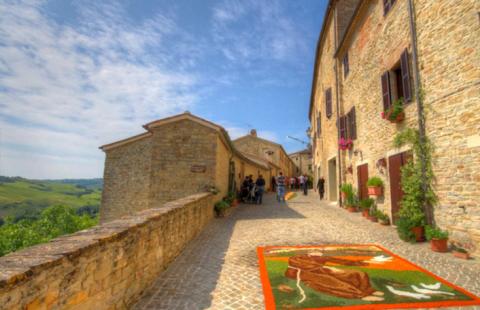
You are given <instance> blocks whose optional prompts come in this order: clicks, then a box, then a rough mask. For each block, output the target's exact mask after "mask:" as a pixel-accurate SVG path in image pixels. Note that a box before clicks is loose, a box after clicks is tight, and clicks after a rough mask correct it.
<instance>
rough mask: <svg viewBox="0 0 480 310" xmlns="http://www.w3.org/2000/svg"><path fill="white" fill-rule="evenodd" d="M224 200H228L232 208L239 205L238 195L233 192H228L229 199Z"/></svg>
mask: <svg viewBox="0 0 480 310" xmlns="http://www.w3.org/2000/svg"><path fill="white" fill-rule="evenodd" d="M224 200H226V201H227V200H228V201H227V202H229V203H230V206H232V207H235V206H237V204H238V200H237V197H236V194H235V192H233V191H230V192H228V195H227V199H224Z"/></svg>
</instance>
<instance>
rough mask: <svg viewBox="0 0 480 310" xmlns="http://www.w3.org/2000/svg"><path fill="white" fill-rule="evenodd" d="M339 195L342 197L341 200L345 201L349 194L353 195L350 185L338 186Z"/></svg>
mask: <svg viewBox="0 0 480 310" xmlns="http://www.w3.org/2000/svg"><path fill="white" fill-rule="evenodd" d="M340 193H341V195H342V200H345V199H346V198H347V196H348V194H349V193H352V194H353V186H352V184H350V183H345V184H342V185H341V186H340Z"/></svg>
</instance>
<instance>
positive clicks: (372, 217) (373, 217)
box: [368, 216, 378, 222]
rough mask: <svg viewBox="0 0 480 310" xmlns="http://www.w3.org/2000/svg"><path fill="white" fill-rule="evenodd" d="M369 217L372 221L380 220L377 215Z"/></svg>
mask: <svg viewBox="0 0 480 310" xmlns="http://www.w3.org/2000/svg"><path fill="white" fill-rule="evenodd" d="M368 219H369V220H370V221H372V222H378V219H377V218H376V217H375V216H368Z"/></svg>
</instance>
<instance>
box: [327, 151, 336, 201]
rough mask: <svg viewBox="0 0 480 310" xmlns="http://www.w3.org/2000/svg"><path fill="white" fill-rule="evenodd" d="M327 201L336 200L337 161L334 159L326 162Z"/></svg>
mask: <svg viewBox="0 0 480 310" xmlns="http://www.w3.org/2000/svg"><path fill="white" fill-rule="evenodd" d="M328 199H329V200H330V201H337V200H338V185H337V160H336V159H335V158H332V159H330V160H329V161H328Z"/></svg>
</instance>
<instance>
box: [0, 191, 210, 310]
mask: <svg viewBox="0 0 480 310" xmlns="http://www.w3.org/2000/svg"><path fill="white" fill-rule="evenodd" d="M213 201H214V200H213V196H212V195H211V194H208V193H203V194H196V195H192V196H188V197H185V198H182V199H179V200H176V201H173V202H169V203H166V204H164V205H163V206H161V207H160V208H153V209H149V210H144V211H140V212H137V213H136V214H134V215H131V216H127V217H125V218H123V219H120V220H115V221H112V222H109V223H105V224H102V225H99V226H96V227H94V228H91V229H88V230H84V231H80V232H77V233H75V234H73V235H69V236H65V237H60V238H57V239H54V240H52V241H51V242H49V243H45V244H41V245H37V246H33V247H30V248H28V249H25V250H21V251H18V252H15V253H12V254H9V255H6V256H3V257H1V258H0V270H1V271H0V308H2V309H66V308H68V309H79V310H80V309H99V310H100V309H128V307H129V306H130V305H131V304H132V303H133V302H135V301H136V300H137V299H138V297H139V296H140V295H141V293H142V292H143V291H144V290H145V289H146V288H148V287H149V286H150V285H151V284H152V283H153V281H154V280H155V279H156V278H157V277H158V275H159V274H160V273H161V272H162V271H163V270H164V269H165V268H166V267H167V266H168V264H169V263H170V262H171V261H172V260H173V259H175V257H176V256H178V255H179V254H180V252H181V251H182V249H183V248H184V247H185V245H186V244H187V243H188V242H189V241H190V240H191V239H193V238H194V237H195V236H196V235H197V234H198V233H199V232H200V231H201V230H202V229H203V227H204V226H205V225H206V224H207V223H208V222H209V221H210V220H211V219H212V218H213V214H214V211H213Z"/></svg>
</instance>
